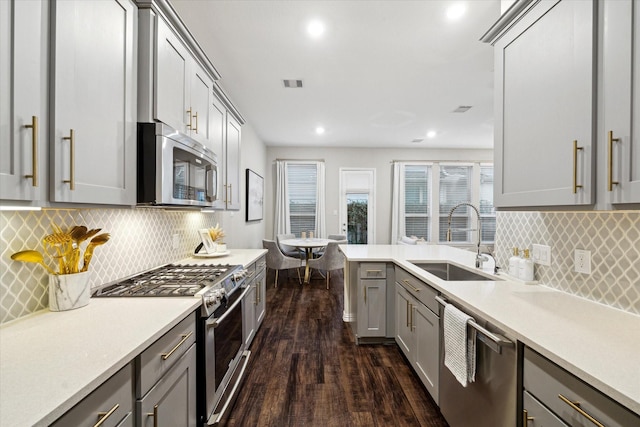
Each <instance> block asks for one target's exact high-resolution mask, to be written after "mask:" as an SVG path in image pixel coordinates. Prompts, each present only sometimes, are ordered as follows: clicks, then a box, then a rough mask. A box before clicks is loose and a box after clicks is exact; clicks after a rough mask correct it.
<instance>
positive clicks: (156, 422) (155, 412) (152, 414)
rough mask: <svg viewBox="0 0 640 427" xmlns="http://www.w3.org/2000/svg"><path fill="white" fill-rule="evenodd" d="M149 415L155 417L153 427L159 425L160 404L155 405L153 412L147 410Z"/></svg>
mask: <svg viewBox="0 0 640 427" xmlns="http://www.w3.org/2000/svg"><path fill="white" fill-rule="evenodd" d="M147 416H148V417H153V427H158V405H153V412H147Z"/></svg>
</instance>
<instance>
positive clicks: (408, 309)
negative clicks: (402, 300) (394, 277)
mask: <svg viewBox="0 0 640 427" xmlns="http://www.w3.org/2000/svg"><path fill="white" fill-rule="evenodd" d="M410 305H411V304H409V300H407V328H408V327H409V311H410V310H411V308H410V307H409V306H410Z"/></svg>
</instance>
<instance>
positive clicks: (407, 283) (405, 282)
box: [402, 279, 420, 292]
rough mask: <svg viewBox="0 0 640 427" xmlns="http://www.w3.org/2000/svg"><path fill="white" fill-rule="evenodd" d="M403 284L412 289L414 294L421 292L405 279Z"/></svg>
mask: <svg viewBox="0 0 640 427" xmlns="http://www.w3.org/2000/svg"><path fill="white" fill-rule="evenodd" d="M402 282H403V283H404V284H405V285H407V286H408V287H410V288H411V290H412V291H413V292H420V288H416V287H415V286H413V285H412V284H411V283H410V282H409V281H408V280H407V279H403V280H402Z"/></svg>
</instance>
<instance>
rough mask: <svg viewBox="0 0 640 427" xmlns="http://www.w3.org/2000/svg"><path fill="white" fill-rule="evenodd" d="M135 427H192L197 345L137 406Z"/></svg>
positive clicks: (193, 346) (194, 410) (194, 417)
mask: <svg viewBox="0 0 640 427" xmlns="http://www.w3.org/2000/svg"><path fill="white" fill-rule="evenodd" d="M136 417H137V419H138V422H137V424H136V425H137V426H140V427H175V426H185V427H195V426H196V425H197V424H196V420H197V414H196V345H195V344H193V345H192V346H191V348H189V350H187V352H186V353H185V354H184V355H183V356H182V357H181V358H180V361H178V362H177V363H176V364H175V365H174V366H173V368H171V370H170V371H168V372H167V373H166V374H165V375H164V376H163V377H162V379H161V380H160V381H158V383H157V384H156V385H155V386H154V387H153V388H152V389H151V390H150V391H149V393H147V394H146V395H145V396H144V397H143V398H142V399H139V400H138V402H137V414H136Z"/></svg>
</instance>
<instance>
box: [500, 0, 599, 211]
mask: <svg viewBox="0 0 640 427" xmlns="http://www.w3.org/2000/svg"><path fill="white" fill-rule="evenodd" d="M595 18H596V12H595V2H593V1H578V2H576V1H567V0H565V1H546V2H540V3H539V4H538V5H536V6H535V7H534V8H532V9H531V10H530V11H529V12H528V13H527V14H526V15H525V16H524V17H523V18H522V19H521V20H520V21H518V22H517V23H516V24H515V25H514V27H513V28H512V29H510V30H509V32H508V33H507V34H506V35H505V36H503V37H502V39H500V40H499V41H498V42H497V43H496V45H495V47H496V51H495V55H496V64H495V70H496V98H495V99H496V135H495V141H496V145H495V154H494V155H495V168H496V189H495V195H494V204H495V205H496V206H500V207H505V206H549V205H584V204H592V203H593V202H594V201H595V197H594V189H595V188H594V187H595V186H594V185H593V180H594V178H595V175H594V174H593V169H594V167H593V165H594V163H593V162H594V160H595V158H594V155H593V153H594V145H595V138H594V132H593V131H594V128H595V126H594V123H595V112H596V109H595V77H596V76H595V72H594V70H595V60H596V55H595V47H596V46H595V43H594V36H595V28H596V19H595ZM574 140H575V141H577V145H578V146H579V147H582V149H581V150H579V151H577V152H576V153H577V154H576V155H575V162H574V143H573V141H574ZM574 167H575V169H576V172H575V175H576V180H575V181H576V183H577V185H581V186H582V187H581V188H577V190H576V191H575V192H574Z"/></svg>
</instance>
